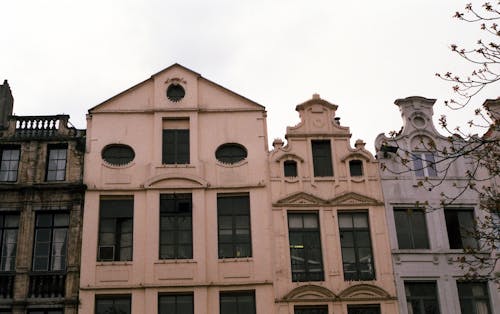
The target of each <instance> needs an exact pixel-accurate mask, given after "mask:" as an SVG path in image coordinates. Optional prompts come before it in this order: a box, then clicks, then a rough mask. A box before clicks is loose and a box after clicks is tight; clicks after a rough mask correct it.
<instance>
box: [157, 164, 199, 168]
mask: <svg viewBox="0 0 500 314" xmlns="http://www.w3.org/2000/svg"><path fill="white" fill-rule="evenodd" d="M156 168H195V166H194V165H193V164H159V165H157V166H156Z"/></svg>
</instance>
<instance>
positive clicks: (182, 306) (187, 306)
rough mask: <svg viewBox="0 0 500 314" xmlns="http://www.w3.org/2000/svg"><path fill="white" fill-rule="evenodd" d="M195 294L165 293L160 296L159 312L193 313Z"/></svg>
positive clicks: (164, 313)
mask: <svg viewBox="0 0 500 314" xmlns="http://www.w3.org/2000/svg"><path fill="white" fill-rule="evenodd" d="M193 313H194V304H193V294H192V293H190V294H188V293H186V294H165V295H160V296H159V297H158V314H193Z"/></svg>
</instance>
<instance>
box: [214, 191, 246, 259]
mask: <svg viewBox="0 0 500 314" xmlns="http://www.w3.org/2000/svg"><path fill="white" fill-rule="evenodd" d="M217 224H218V230H219V232H218V235H219V258H230V257H250V256H252V241H251V234H250V200H249V197H248V195H218V196H217Z"/></svg>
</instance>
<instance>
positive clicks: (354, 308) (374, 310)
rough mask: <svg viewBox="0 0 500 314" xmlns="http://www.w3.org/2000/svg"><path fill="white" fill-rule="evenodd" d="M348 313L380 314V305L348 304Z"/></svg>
mask: <svg viewBox="0 0 500 314" xmlns="http://www.w3.org/2000/svg"><path fill="white" fill-rule="evenodd" d="M347 314H380V305H378V304H369V305H348V306H347Z"/></svg>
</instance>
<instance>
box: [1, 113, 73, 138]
mask: <svg viewBox="0 0 500 314" xmlns="http://www.w3.org/2000/svg"><path fill="white" fill-rule="evenodd" d="M10 119H11V122H13V123H11V125H12V128H13V129H12V132H13V134H14V137H17V138H51V137H68V136H69V137H75V136H81V135H82V134H80V133H82V131H81V130H77V129H75V128H74V127H73V126H71V124H70V123H69V122H68V120H69V116H68V115H54V116H11V118H10ZM11 134H12V133H11Z"/></svg>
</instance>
